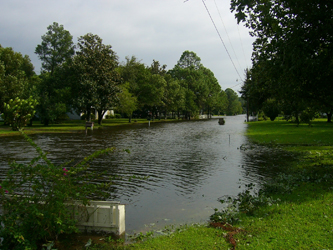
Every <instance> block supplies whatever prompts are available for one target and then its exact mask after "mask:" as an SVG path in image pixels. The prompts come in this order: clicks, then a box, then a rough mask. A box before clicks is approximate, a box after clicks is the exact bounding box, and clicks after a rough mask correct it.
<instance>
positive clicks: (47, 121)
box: [44, 118, 50, 126]
mask: <svg viewBox="0 0 333 250" xmlns="http://www.w3.org/2000/svg"><path fill="white" fill-rule="evenodd" d="M49 122H50V120H49V119H47V118H45V119H44V126H49Z"/></svg>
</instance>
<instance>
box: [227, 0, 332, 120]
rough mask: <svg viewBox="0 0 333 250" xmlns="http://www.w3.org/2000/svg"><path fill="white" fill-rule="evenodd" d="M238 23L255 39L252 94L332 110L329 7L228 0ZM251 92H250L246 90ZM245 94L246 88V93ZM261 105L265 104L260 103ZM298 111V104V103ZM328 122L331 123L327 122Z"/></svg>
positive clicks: (287, 0)
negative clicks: (253, 91)
mask: <svg viewBox="0 0 333 250" xmlns="http://www.w3.org/2000/svg"><path fill="white" fill-rule="evenodd" d="M231 10H232V11H234V12H235V16H236V18H237V20H238V22H245V24H246V26H247V27H248V28H249V29H251V31H250V34H251V35H252V36H255V37H256V40H255V42H254V45H253V68H252V72H251V73H252V75H251V76H252V81H250V82H247V83H246V84H249V83H251V84H253V85H255V87H253V86H252V90H254V88H256V92H257V93H261V97H263V95H266V97H265V98H264V99H267V98H277V99H279V100H280V101H286V102H287V101H288V100H290V99H291V98H292V99H293V98H294V99H295V101H296V102H297V103H301V102H306V103H308V105H311V106H313V105H317V106H321V107H322V111H324V110H330V111H329V112H328V114H329V117H330V116H331V114H332V111H333V101H332V100H333V98H332V93H333V85H332V84H331V79H332V74H333V67H332V66H333V57H332V55H333V19H332V16H333V15H332V14H333V2H332V1H322V0H314V1H302V0H272V1H266V0H258V1H257V0H256V1H254V0H250V1H249V0H232V1H231ZM246 88H249V87H246ZM244 90H245V89H244ZM263 101H265V100H263ZM296 106H299V104H296V105H295V107H296ZM329 120H330V119H329Z"/></svg>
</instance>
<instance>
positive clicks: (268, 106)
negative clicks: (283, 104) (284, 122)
mask: <svg viewBox="0 0 333 250" xmlns="http://www.w3.org/2000/svg"><path fill="white" fill-rule="evenodd" d="M262 109H263V111H264V113H265V115H266V116H268V117H269V119H270V120H271V121H274V120H275V118H276V117H278V115H279V113H280V109H279V105H278V102H277V101H276V100H274V99H268V100H266V101H265V102H264V104H263V107H262Z"/></svg>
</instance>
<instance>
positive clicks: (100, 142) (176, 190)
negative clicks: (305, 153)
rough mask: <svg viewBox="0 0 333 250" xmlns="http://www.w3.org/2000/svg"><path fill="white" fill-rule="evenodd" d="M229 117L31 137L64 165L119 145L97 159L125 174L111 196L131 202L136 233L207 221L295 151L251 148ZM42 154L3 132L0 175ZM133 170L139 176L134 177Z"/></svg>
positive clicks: (240, 119)
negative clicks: (224, 199)
mask: <svg viewBox="0 0 333 250" xmlns="http://www.w3.org/2000/svg"><path fill="white" fill-rule="evenodd" d="M225 120H226V123H225V125H219V124H218V120H217V119H211V120H201V121H184V122H176V123H152V124H151V125H150V127H148V124H137V125H134V126H128V127H110V128H103V129H95V130H93V131H88V134H87V135H86V134H85V133H72V134H41V135H31V138H32V139H33V140H34V141H35V143H37V144H38V145H39V146H40V147H41V148H42V149H43V150H44V151H46V152H49V154H48V157H49V159H50V160H52V161H53V162H55V163H59V164H60V163H63V162H65V161H68V160H71V159H73V160H74V162H76V161H78V160H80V159H83V158H84V157H85V156H87V155H89V154H91V153H93V152H94V151H96V150H99V149H104V148H108V147H116V148H117V149H118V150H119V151H116V152H114V153H112V154H109V155H105V156H101V157H99V158H98V159H96V160H94V161H93V162H92V163H91V164H90V165H91V168H92V169H93V171H106V172H107V175H108V176H112V175H117V176H121V177H122V179H121V180H117V181H115V184H114V186H113V189H112V192H111V194H110V195H111V197H110V199H111V200H117V201H120V202H121V203H123V204H126V232H127V233H129V234H132V233H134V232H140V231H147V230H152V229H154V230H157V229H161V228H163V227H164V226H166V225H170V224H173V225H178V224H181V223H198V222H205V221H207V220H208V219H209V216H210V215H211V214H213V212H214V208H220V207H221V205H220V203H219V202H218V198H219V197H222V196H225V195H230V196H233V195H237V194H238V193H239V192H240V191H242V188H244V184H248V183H255V184H258V185H260V183H261V182H262V181H263V180H264V179H267V178H269V177H270V176H271V175H272V174H274V172H275V171H276V170H277V169H278V168H279V166H281V165H282V164H283V162H284V161H285V160H286V159H287V158H288V157H289V156H288V155H283V156H281V155H278V156H274V155H273V152H272V151H270V150H265V149H264V148H260V147H257V146H255V147H252V146H249V145H250V144H249V143H248V141H247V138H246V137H245V136H244V132H245V130H246V127H247V125H246V124H245V123H244V120H245V116H234V117H226V118H225ZM244 145H247V146H244ZM122 149H129V150H130V153H129V154H128V153H125V152H123V151H122ZM35 155H36V153H35V151H34V149H33V148H32V147H31V146H30V145H29V144H28V143H27V142H25V141H24V139H23V138H22V137H20V136H18V137H3V138H1V143H0V177H1V176H2V175H3V174H4V171H5V170H6V168H7V166H8V161H11V160H14V159H15V160H16V161H17V162H26V161H28V160H29V159H31V158H33V157H34V156H35ZM290 157H291V156H290ZM273 159H274V160H273ZM133 175H135V176H137V177H140V178H136V179H132V178H131V180H130V177H131V176H133Z"/></svg>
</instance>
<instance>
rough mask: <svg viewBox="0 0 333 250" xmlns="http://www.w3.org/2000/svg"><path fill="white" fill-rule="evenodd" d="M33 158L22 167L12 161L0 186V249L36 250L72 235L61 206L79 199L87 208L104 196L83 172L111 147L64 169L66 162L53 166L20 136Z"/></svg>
mask: <svg viewBox="0 0 333 250" xmlns="http://www.w3.org/2000/svg"><path fill="white" fill-rule="evenodd" d="M21 133H22V135H23V136H24V137H25V139H26V140H27V141H28V142H29V143H30V145H32V146H33V147H34V148H35V149H36V151H37V153H38V156H37V157H35V158H34V159H32V160H31V161H30V163H28V164H19V163H16V162H12V163H11V164H10V168H9V170H8V172H7V175H6V177H5V179H4V180H3V181H2V182H1V185H0V202H1V204H2V211H3V214H2V215H1V216H0V223H1V225H2V226H1V227H0V237H1V238H2V239H3V241H2V243H1V249H37V248H38V247H40V246H41V244H42V243H44V242H46V241H48V240H53V239H55V238H57V237H58V235H60V234H70V233H73V232H77V228H76V226H75V225H76V221H75V220H74V219H73V218H74V217H73V214H71V213H70V212H69V211H70V210H69V209H68V207H67V205H66V202H70V201H74V200H80V201H82V203H83V205H87V204H89V199H91V198H92V195H94V197H95V196H96V197H99V198H101V197H103V198H106V197H108V196H109V192H107V191H108V188H109V186H110V185H111V182H110V181H106V180H105V182H104V183H106V184H96V181H95V180H97V178H100V177H101V176H102V174H100V175H97V174H94V173H93V172H89V171H88V170H89V169H88V162H90V161H91V160H93V159H94V158H96V157H98V156H99V155H101V154H106V153H109V152H112V151H113V148H109V149H105V150H101V151H98V152H95V153H93V154H92V155H90V156H88V157H86V158H84V159H83V160H82V161H81V162H79V163H77V164H75V165H72V166H69V164H70V162H67V163H64V164H62V165H60V166H57V165H54V164H52V163H51V162H50V160H48V159H47V157H46V153H44V152H43V151H42V150H41V149H40V148H39V147H38V146H37V145H36V144H35V143H34V142H33V141H32V140H31V139H30V138H29V137H28V136H27V135H25V134H24V133H23V132H22V131H21Z"/></svg>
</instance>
